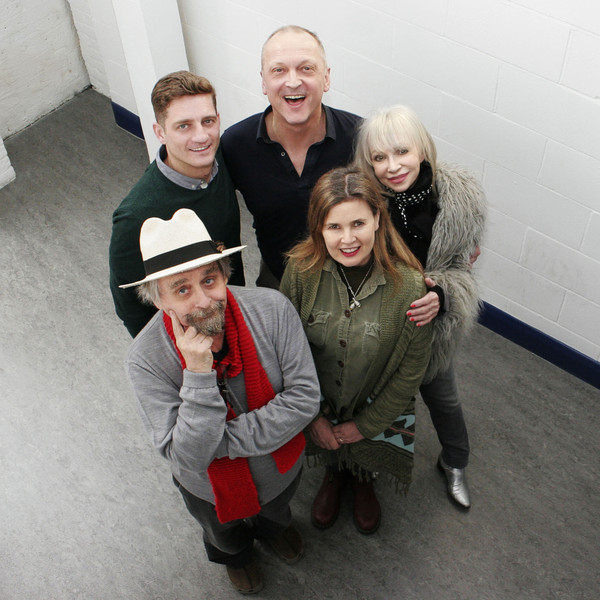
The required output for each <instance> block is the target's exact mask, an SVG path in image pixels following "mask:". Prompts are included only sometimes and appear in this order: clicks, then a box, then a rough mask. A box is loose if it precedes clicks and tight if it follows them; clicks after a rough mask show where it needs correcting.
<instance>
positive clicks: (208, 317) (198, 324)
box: [185, 300, 225, 337]
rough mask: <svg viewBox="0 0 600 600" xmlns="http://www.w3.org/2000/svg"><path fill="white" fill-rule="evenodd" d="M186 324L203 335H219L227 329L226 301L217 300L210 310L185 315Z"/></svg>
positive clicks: (200, 309) (202, 309)
mask: <svg viewBox="0 0 600 600" xmlns="http://www.w3.org/2000/svg"><path fill="white" fill-rule="evenodd" d="M185 320H186V323H187V324H188V325H189V326H190V327H193V328H194V329H195V330H196V331H197V332H198V333H201V334H202V335H209V336H211V337H212V336H214V335H218V334H219V333H221V332H222V331H223V329H224V328H225V301H224V300H215V302H213V303H212V304H211V305H210V306H209V307H208V308H199V309H198V310H195V311H194V312H193V313H189V314H187V315H185Z"/></svg>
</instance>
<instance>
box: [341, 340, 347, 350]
mask: <svg viewBox="0 0 600 600" xmlns="http://www.w3.org/2000/svg"><path fill="white" fill-rule="evenodd" d="M340 346H341V347H342V348H345V347H346V340H340Z"/></svg>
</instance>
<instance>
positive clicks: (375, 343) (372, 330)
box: [362, 321, 381, 358]
mask: <svg viewBox="0 0 600 600" xmlns="http://www.w3.org/2000/svg"><path fill="white" fill-rule="evenodd" d="M380 331H381V325H380V324H379V323H370V322H369V321H366V322H365V328H364V332H363V339H362V352H363V354H364V355H365V356H368V357H369V358H374V357H375V355H376V354H377V351H378V350H379V334H380Z"/></svg>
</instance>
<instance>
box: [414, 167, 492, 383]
mask: <svg viewBox="0 0 600 600" xmlns="http://www.w3.org/2000/svg"><path fill="white" fill-rule="evenodd" d="M436 187H437V192H438V195H439V200H438V204H439V208H440V210H439V212H438V214H437V217H436V219H435V222H434V224H433V236H432V240H431V245H430V247H429V252H428V254H427V269H426V275H427V276H428V277H431V279H433V280H434V281H435V282H436V283H437V284H438V285H440V286H441V287H442V289H443V290H444V293H445V294H446V298H447V305H448V310H447V311H446V312H445V313H443V314H440V315H439V316H438V317H437V318H436V319H434V321H433V342H432V353H431V360H430V362H429V367H428V368H427V372H426V374H425V378H424V379H423V382H424V383H427V382H429V381H431V380H432V379H433V378H434V377H435V376H436V375H437V374H438V373H440V372H443V371H445V370H447V369H448V367H449V366H450V361H451V360H452V356H453V355H454V352H455V350H456V346H457V344H458V342H459V340H460V339H461V338H462V337H463V336H464V335H465V334H466V333H467V332H468V331H469V329H470V328H471V327H472V326H473V324H474V323H475V321H476V319H477V315H478V314H479V308H480V301H479V293H478V289H477V283H476V281H475V277H474V275H473V271H472V269H471V263H470V257H471V255H472V254H473V253H474V251H475V247H476V246H480V245H481V242H482V240H483V234H484V230H485V219H486V213H487V203H486V200H485V195H484V192H483V189H482V187H481V185H480V184H479V182H478V181H477V180H476V179H475V178H474V177H473V176H472V175H471V174H470V173H468V172H467V171H465V170H464V169H461V168H457V167H453V166H450V165H447V164H438V167H437V169H436Z"/></svg>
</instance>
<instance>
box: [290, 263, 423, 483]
mask: <svg viewBox="0 0 600 600" xmlns="http://www.w3.org/2000/svg"><path fill="white" fill-rule="evenodd" d="M397 268H398V270H399V271H400V273H401V274H402V286H401V288H400V289H397V288H395V287H394V285H393V282H392V281H391V280H390V278H389V276H386V275H385V273H383V271H382V270H381V269H380V268H379V267H377V266H376V267H375V269H374V270H373V273H372V275H371V278H372V279H374V280H381V281H383V282H385V283H384V284H383V291H382V294H381V307H380V312H379V324H380V328H379V332H380V333H379V335H380V338H379V347H378V349H377V352H376V354H375V356H374V358H373V360H372V362H371V363H370V366H369V368H368V369H367V371H366V372H364V373H362V374H360V377H359V381H361V386H360V390H357V393H355V394H354V398H353V400H352V405H351V406H350V407H348V406H347V405H346V404H345V403H343V404H344V405H343V406H336V402H335V401H333V402H332V400H331V399H329V398H325V399H324V405H325V406H326V407H327V408H328V409H329V411H330V413H331V412H333V414H334V415H335V417H336V418H341V420H349V419H352V420H353V421H354V422H355V423H356V426H357V427H358V430H359V431H360V433H361V434H362V435H363V436H364V437H365V438H366V439H365V440H363V441H362V442H357V443H355V444H350V445H348V446H342V449H344V453H345V454H346V456H345V458H344V460H345V462H346V463H349V464H355V465H357V466H358V467H362V468H364V469H367V470H371V471H384V472H386V471H387V472H390V471H392V469H390V468H388V467H389V465H385V464H378V458H377V456H373V455H372V453H371V452H370V450H369V449H370V448H372V445H369V443H368V442H369V440H370V439H371V438H374V437H376V436H378V435H379V434H381V433H382V432H384V431H385V430H386V429H387V428H389V427H390V425H392V423H393V422H394V421H395V420H396V419H397V418H398V416H399V415H402V414H403V413H405V411H407V410H409V411H410V409H411V407H412V406H413V405H414V396H415V395H416V394H417V393H418V390H419V385H420V383H421V380H422V378H423V375H424V374H425V370H426V368H427V364H428V361H429V357H430V353H431V333H432V332H431V325H426V326H425V327H416V326H415V324H414V323H412V322H411V321H409V319H408V317H407V316H406V312H407V311H408V310H409V307H410V304H411V303H412V302H413V301H414V300H416V299H418V298H421V297H422V296H423V295H424V294H425V284H424V282H423V277H422V276H421V275H420V273H418V272H417V271H415V270H413V269H410V268H409V267H407V266H405V265H403V264H398V266H397ZM336 275H337V273H336V267H335V263H334V261H333V260H331V259H330V258H328V259H327V260H326V262H325V265H324V267H323V269H322V270H321V271H312V272H309V271H301V270H300V268H299V265H298V264H297V263H296V262H294V261H291V262H290V263H289V264H288V266H287V268H286V270H285V273H284V275H283V278H282V280H281V287H280V290H281V291H282V292H283V293H284V294H285V295H286V296H287V297H288V298H289V299H290V300H291V302H292V304H293V305H294V306H295V307H296V310H297V311H298V313H299V314H300V319H301V321H302V324H303V327H304V329H305V330H306V329H307V327H308V324H309V320H311V316H312V319H314V315H313V307H314V305H315V300H316V298H317V294H318V293H329V292H328V291H327V290H332V289H335V288H334V287H332V286H329V285H322V283H323V280H324V279H329V278H332V277H335V276H336ZM320 284H321V285H320ZM341 297H343V295H342V296H341ZM345 309H347V305H342V303H341V302H340V305H339V310H340V313H343V312H344V310H345ZM358 310H361V309H358ZM332 317H333V318H334V322H335V315H332ZM317 362H318V361H317ZM316 367H317V373H318V374H319V379H321V377H322V375H323V372H324V369H325V368H326V366H324V365H319V364H316ZM346 368H349V369H351V368H352V367H351V365H346ZM361 455H362V456H361ZM382 460H384V457H383V456H382ZM391 474H392V475H395V476H396V478H397V479H398V478H399V477H398V474H397V473H394V472H393V471H392V472H391Z"/></svg>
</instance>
